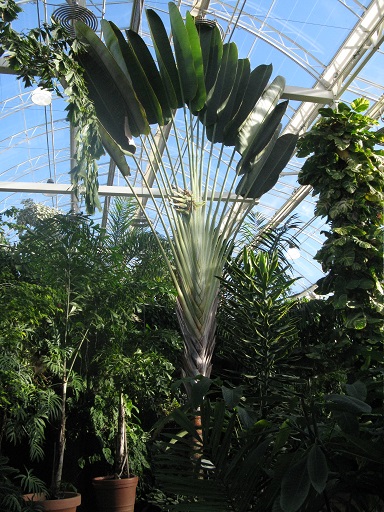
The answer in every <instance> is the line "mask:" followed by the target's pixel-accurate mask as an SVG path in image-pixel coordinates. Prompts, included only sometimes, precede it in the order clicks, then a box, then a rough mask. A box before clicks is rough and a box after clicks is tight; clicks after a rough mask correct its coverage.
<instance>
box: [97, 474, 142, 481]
mask: <svg viewBox="0 0 384 512" xmlns="http://www.w3.org/2000/svg"><path fill="white" fill-rule="evenodd" d="M138 479H139V477H138V476H136V475H131V476H123V477H121V478H115V476H114V475H104V476H95V477H93V478H92V481H96V482H102V481H108V482H109V481H111V480H115V481H116V482H118V481H119V480H138Z"/></svg>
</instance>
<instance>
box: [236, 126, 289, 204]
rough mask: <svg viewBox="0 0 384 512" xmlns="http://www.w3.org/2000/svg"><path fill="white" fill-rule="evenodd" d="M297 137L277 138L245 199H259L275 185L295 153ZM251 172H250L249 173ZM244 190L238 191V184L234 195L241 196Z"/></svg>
mask: <svg viewBox="0 0 384 512" xmlns="http://www.w3.org/2000/svg"><path fill="white" fill-rule="evenodd" d="M297 139H298V136H297V135H295V134H292V133H287V134H285V135H282V136H281V137H279V138H278V139H277V141H276V144H275V145H274V147H273V149H272V151H271V153H270V155H269V157H268V159H267V160H266V162H265V163H264V164H263V167H262V169H261V171H260V172H259V173H258V175H257V176H258V177H257V179H256V180H255V181H254V183H253V184H252V186H251V188H249V190H248V192H247V197H253V198H255V199H256V198H259V197H261V196H262V195H263V194H265V193H266V192H268V191H269V190H271V188H272V187H273V186H274V185H275V184H276V182H277V180H278V179H279V176H280V173H281V171H282V170H283V169H284V168H285V166H286V165H287V163H288V162H289V159H290V158H291V156H292V154H293V152H294V151H295V147H296V143H297ZM250 172H252V170H251V171H250ZM245 192H246V191H245V189H240V183H239V185H238V187H237V188H236V193H237V194H240V195H242V194H243V193H245Z"/></svg>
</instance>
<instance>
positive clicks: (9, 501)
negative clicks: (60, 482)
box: [0, 455, 46, 512]
mask: <svg viewBox="0 0 384 512" xmlns="http://www.w3.org/2000/svg"><path fill="white" fill-rule="evenodd" d="M44 491H46V488H45V485H44V483H43V482H42V481H41V480H40V479H39V478H37V477H36V476H35V475H34V474H33V473H32V471H27V472H26V474H24V475H22V474H20V472H19V471H18V470H17V469H15V468H13V467H11V466H9V464H8V459H7V458H6V457H3V456H1V455H0V512H22V511H26V510H35V511H36V510H39V509H36V507H31V506H30V505H31V504H30V503H27V502H25V501H24V500H23V495H22V493H23V492H30V493H35V494H39V493H41V492H44Z"/></svg>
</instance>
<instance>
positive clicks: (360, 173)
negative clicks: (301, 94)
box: [298, 100, 384, 365]
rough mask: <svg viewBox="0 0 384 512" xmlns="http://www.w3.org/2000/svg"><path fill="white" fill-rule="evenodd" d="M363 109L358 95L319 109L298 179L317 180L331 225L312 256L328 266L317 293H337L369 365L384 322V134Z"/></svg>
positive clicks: (320, 207) (335, 300)
mask: <svg viewBox="0 0 384 512" xmlns="http://www.w3.org/2000/svg"><path fill="white" fill-rule="evenodd" d="M366 108H368V103H367V101H366V100H355V101H354V102H352V104H351V106H350V107H349V106H348V105H346V104H344V103H340V104H339V105H338V106H337V108H336V109H334V110H332V109H330V108H326V109H321V110H320V114H321V115H322V117H321V119H320V120H319V121H318V122H317V124H316V125H315V126H314V127H313V128H312V129H311V130H310V131H309V132H308V133H307V134H306V135H305V136H304V137H302V138H301V139H300V141H299V143H298V156H299V157H305V156H308V155H310V156H309V158H308V159H307V160H306V161H305V163H304V165H303V168H302V170H301V171H300V174H299V182H300V183H301V184H303V185H311V186H312V187H313V193H314V195H318V200H317V204H316V210H315V213H316V215H318V216H321V217H326V220H327V222H328V224H329V226H330V231H326V232H325V233H324V234H325V237H326V240H325V242H324V244H323V246H322V248H321V249H320V250H319V251H318V253H317V254H316V256H315V258H316V259H317V260H318V261H319V262H321V264H322V268H323V271H324V272H326V273H328V274H327V275H326V276H325V277H324V278H322V279H320V280H319V282H318V283H317V284H318V293H320V294H324V295H326V294H332V296H331V298H330V299H329V300H330V301H331V302H332V304H333V306H334V308H335V309H336V310H337V311H339V312H340V315H341V318H342V319H343V323H344V328H345V332H346V333H348V335H349V336H351V337H352V338H353V339H355V340H356V342H357V343H361V342H362V341H363V340H364V346H363V347H362V349H361V351H360V354H361V356H362V357H363V358H364V359H365V361H366V364H367V365H368V364H369V360H370V358H372V359H373V360H377V357H376V355H375V353H374V349H375V347H379V346H380V344H381V343H382V338H383V326H384V305H383V288H382V283H383V278H384V274H383V246H384V238H383V229H382V221H383V208H384V171H383V162H384V152H383V151H382V150H379V149H377V145H378V144H380V143H382V142H383V135H382V134H381V132H379V131H373V130H372V127H373V126H374V125H375V124H377V122H376V121H375V120H373V119H371V118H370V117H368V116H366V115H363V114H362V112H364V110H365V109H366ZM312 153H313V154H312ZM366 342H368V343H369V344H370V345H367V343H366Z"/></svg>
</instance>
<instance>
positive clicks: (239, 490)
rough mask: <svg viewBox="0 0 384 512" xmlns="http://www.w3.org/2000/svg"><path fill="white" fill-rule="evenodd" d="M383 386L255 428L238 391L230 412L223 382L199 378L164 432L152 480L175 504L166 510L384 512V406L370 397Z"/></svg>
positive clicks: (307, 404)
mask: <svg viewBox="0 0 384 512" xmlns="http://www.w3.org/2000/svg"><path fill="white" fill-rule="evenodd" d="M219 385H220V384H219ZM377 385H378V383H375V381H374V380H372V381H369V382H367V383H366V384H364V383H363V382H355V383H353V384H351V385H349V386H348V387H346V391H347V393H348V392H350V393H351V394H350V395H349V394H338V395H337V394H333V395H332V396H330V397H327V399H326V400H325V401H324V400H322V399H321V398H320V399H318V398H312V397H310V396H309V397H308V398H304V397H302V398H300V399H299V404H300V405H299V407H297V408H296V409H295V410H292V411H291V413H290V414H288V415H287V416H286V418H285V420H284V421H283V422H282V423H279V421H281V419H282V417H283V415H281V416H280V420H279V418H278V417H276V416H275V417H274V418H273V419H272V421H265V420H259V421H257V418H258V415H257V414H255V411H252V409H251V408H250V405H249V403H248V400H247V401H246V400H245V398H244V396H243V394H242V393H241V391H240V390H239V389H237V390H236V393H235V394H237V396H238V398H237V400H236V401H235V402H233V403H232V404H231V403H230V401H231V400H230V401H229V402H228V401H226V400H225V397H226V396H227V397H228V396H232V395H233V394H232V393H229V394H228V389H227V386H225V389H226V391H225V392H224V393H221V392H220V391H219V388H218V387H217V383H214V382H212V381H210V382H207V379H204V378H203V379H201V380H198V381H197V384H196V386H197V387H198V388H199V392H198V393H196V394H195V398H196V401H195V402H194V403H190V404H189V405H187V406H185V407H184V408H181V409H177V410H175V411H174V412H173V413H172V414H171V415H170V416H169V418H168V420H169V421H171V422H172V423H171V424H170V426H168V427H166V428H164V427H165V425H166V423H165V422H162V423H161V426H160V429H161V431H162V437H161V440H160V442H159V445H158V449H159V453H158V454H157V455H156V457H155V474H156V477H157V481H158V483H159V485H160V488H161V490H162V491H165V492H166V493H167V494H168V495H169V497H170V498H172V497H173V499H174V500H175V501H176V503H174V504H172V505H171V504H168V506H167V509H166V510H188V511H192V510H234V511H238V510H244V511H248V510H253V509H256V510H266V511H267V510H273V511H275V510H276V511H279V512H281V511H283V512H298V511H300V512H320V511H324V510H339V507H341V506H343V505H342V504H343V503H349V504H350V505H349V506H350V507H351V508H350V509H351V510H356V511H360V512H368V511H371V510H380V506H382V503H383V499H384V492H383V489H382V486H381V485H380V479H381V475H382V471H383V460H384V458H383V455H384V452H383V445H382V434H383V428H382V425H381V423H380V413H379V414H378V412H379V407H380V405H377V404H379V403H381V402H380V399H379V400H377V398H378V395H376V394H375V393H374V394H372V392H373V391H374V389H376V391H379V387H380V386H379V387H377ZM239 391H240V394H238V392H239ZM355 394H358V395H359V396H360V397H361V398H362V397H363V396H367V400H369V401H370V402H371V403H372V405H370V404H369V403H368V402H367V401H365V402H364V401H362V400H360V399H357V398H356V397H355V396H354V395H355ZM379 394H380V396H381V397H382V388H380V391H379ZM198 397H199V398H198ZM223 398H224V399H223ZM197 404H198V406H197V407H196V405H197ZM375 404H376V405H375ZM233 406H234V407H233ZM244 412H246V414H247V418H248V419H247V421H245V422H244V421H243V418H244V417H245V416H244ZM342 415H343V416H345V418H348V421H347V422H343V421H341V417H342ZM250 419H252V421H249V420H250ZM352 423H355V424H356V426H357V429H356V430H355V431H354V432H351V430H350V426H351V424H352ZM175 424H176V430H175ZM200 424H201V425H200ZM376 506H377V507H379V508H377V509H376V508H375V507H376ZM353 507H354V508H353Z"/></svg>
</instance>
